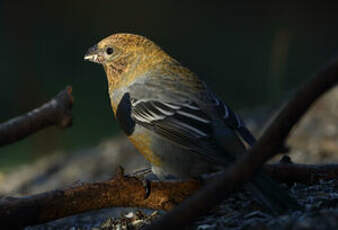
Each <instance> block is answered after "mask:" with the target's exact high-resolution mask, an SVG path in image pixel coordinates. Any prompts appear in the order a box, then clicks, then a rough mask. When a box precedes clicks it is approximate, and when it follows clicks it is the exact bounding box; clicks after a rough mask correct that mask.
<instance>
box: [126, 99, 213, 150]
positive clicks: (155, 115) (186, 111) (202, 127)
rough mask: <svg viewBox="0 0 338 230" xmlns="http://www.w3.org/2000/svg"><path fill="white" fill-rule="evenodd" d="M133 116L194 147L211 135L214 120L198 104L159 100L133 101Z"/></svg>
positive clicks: (171, 137) (144, 124)
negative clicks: (200, 140)
mask: <svg viewBox="0 0 338 230" xmlns="http://www.w3.org/2000/svg"><path fill="white" fill-rule="evenodd" d="M131 104H132V118H133V119H134V120H135V121H136V123H138V124H140V125H143V126H146V127H147V128H151V129H153V130H154V131H155V132H157V133H159V134H160V135H162V136H164V137H166V138H168V139H169V140H171V141H173V142H175V143H179V144H182V145H183V146H185V147H189V148H191V147H192V146H196V145H198V143H197V142H198V140H199V139H207V138H210V137H211V136H212V126H211V120H210V118H209V116H208V115H206V114H205V113H204V112H202V111H201V109H200V108H199V107H198V105H197V104H195V103H186V104H174V103H164V102H160V101H157V100H142V99H141V100H136V99H133V98H132V100H131Z"/></svg>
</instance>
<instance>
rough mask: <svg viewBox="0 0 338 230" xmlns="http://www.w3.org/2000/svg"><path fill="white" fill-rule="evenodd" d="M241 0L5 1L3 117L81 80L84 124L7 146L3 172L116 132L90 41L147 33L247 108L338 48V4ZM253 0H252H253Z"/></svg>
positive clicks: (0, 60) (0, 161) (0, 61)
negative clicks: (87, 57)
mask: <svg viewBox="0 0 338 230" xmlns="http://www.w3.org/2000/svg"><path fill="white" fill-rule="evenodd" d="M245 2H246V1H243V2H242V3H241V4H239V3H235V1H233V2H231V1H227V2H226V3H221V1H178V0H172V1H170V0H166V1H164V0H162V1H158V0H157V1H99V0H96V1H85V0H82V1H80V0H79V1H70V0H59V1H0V41H1V52H0V77H1V82H0V105H1V107H0V122H3V121H6V120H8V119H10V118H11V117H14V116H17V115H20V114H22V113H25V112H27V111H29V110H31V109H33V108H35V107H37V106H39V105H41V104H42V103H44V102H46V101H47V100H48V99H49V98H50V97H52V96H54V95H55V94H56V93H57V92H58V91H59V90H61V89H63V88H64V87H65V86H66V85H72V86H73V95H74V96H75V107H74V110H73V115H74V117H75V119H74V125H73V127H72V128H70V129H67V130H58V129H56V128H49V129H47V130H44V131H41V132H39V133H38V134H35V135H33V136H31V137H29V138H26V139H25V140H23V141H20V142H18V143H15V144H12V145H9V146H6V147H2V148H1V149H0V170H7V169H9V168H11V167H12V166H13V165H17V164H18V163H22V162H27V161H29V160H32V159H36V158H37V157H39V156H41V155H44V154H48V153H50V152H53V151H55V150H72V151H73V150H79V149H83V148H86V147H89V146H94V145H96V144H98V143H100V141H101V140H102V139H105V138H108V137H111V136H113V135H116V134H117V133H118V132H119V129H118V127H117V125H116V122H114V121H113V114H112V112H111V109H110V105H109V99H108V95H107V82H106V78H105V74H104V71H103V68H102V67H101V66H99V65H95V64H92V63H88V62H85V61H83V55H84V54H85V52H86V51H87V49H88V48H89V47H90V46H92V45H94V44H95V43H97V42H98V41H99V40H101V39H102V38H104V37H106V36H108V35H110V34H112V33H116V32H131V33H137V34H142V35H145V36H146V37H148V38H150V39H151V40H153V41H155V42H156V43H157V44H159V45H160V46H161V47H162V48H163V49H165V50H166V51H167V52H168V53H169V54H171V55H172V56H174V57H175V58H176V59H177V60H179V61H180V62H181V63H183V64H184V65H186V66H188V67H189V68H190V69H192V70H193V71H194V72H196V73H197V74H198V75H199V76H200V77H201V78H203V79H204V80H205V81H206V82H207V83H208V84H209V85H210V86H211V88H213V89H214V90H215V91H216V93H217V94H218V95H219V96H220V97H221V98H223V99H224V101H226V102H227V103H228V104H229V105H230V106H232V107H233V108H235V109H237V110H240V109H243V108H246V109H251V108H254V107H257V106H261V105H268V104H270V105H273V104H277V103H280V102H281V101H282V100H283V99H285V98H286V97H287V96H288V95H290V92H292V90H294V89H295V88H297V87H299V86H300V85H301V84H302V83H303V82H305V81H306V80H307V79H309V77H311V75H312V73H314V71H316V70H318V68H319V67H320V66H321V65H322V64H325V63H326V62H328V61H329V59H330V58H331V57H333V56H335V55H336V54H337V51H338V49H337V48H338V47H337V41H338V29H337V28H338V16H337V15H338V14H337V13H338V7H336V5H324V4H306V5H301V4H295V3H294V4H285V3H284V4H276V3H264V4H263V3H257V2H256V1H255V2H253V3H245ZM248 2H249V1H248Z"/></svg>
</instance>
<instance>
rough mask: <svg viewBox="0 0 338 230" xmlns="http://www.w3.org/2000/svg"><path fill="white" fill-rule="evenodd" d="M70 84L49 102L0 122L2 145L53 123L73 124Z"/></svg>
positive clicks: (58, 124)
mask: <svg viewBox="0 0 338 230" xmlns="http://www.w3.org/2000/svg"><path fill="white" fill-rule="evenodd" d="M71 93H72V88H71V87H70V86H68V87H66V89H64V90H62V91H60V92H59V93H58V95H56V96H55V97H54V98H52V99H51V100H50V101H49V102H47V103H45V104H43V105H42V106H40V107H39V108H36V109H34V110H32V111H30V112H28V113H26V114H24V115H21V116H18V117H15V118H12V119H10V120H9V121H7V122H4V123H1V124H0V147H1V146H4V145H7V144H11V143H14V142H16V141H18V140H21V139H23V138H25V137H27V136H29V135H30V134H32V133H35V132H37V131H39V130H41V129H43V128H46V127H48V126H51V125H56V126H58V127H61V128H66V127H69V126H70V125H71V124H72V115H71V108H72V105H73V101H74V99H73V97H72V95H71Z"/></svg>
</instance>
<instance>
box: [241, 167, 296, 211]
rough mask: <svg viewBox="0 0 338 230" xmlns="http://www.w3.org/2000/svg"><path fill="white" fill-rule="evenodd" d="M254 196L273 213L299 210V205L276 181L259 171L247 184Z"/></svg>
mask: <svg viewBox="0 0 338 230" xmlns="http://www.w3.org/2000/svg"><path fill="white" fill-rule="evenodd" d="M247 187H248V189H249V190H250V191H251V192H252V193H253V194H254V195H255V197H256V198H257V199H258V200H259V201H260V202H262V203H263V204H264V205H265V206H266V207H268V208H269V209H270V210H271V211H273V212H274V213H275V214H280V213H285V212H287V211H290V210H301V206H300V205H299V204H298V203H297V201H296V200H295V199H293V198H292V197H291V196H290V195H289V194H288V193H287V191H285V190H284V189H283V188H282V187H281V186H280V185H279V184H277V182H275V181H274V180H272V178H270V177H269V176H267V175H265V174H264V172H263V171H260V172H259V173H258V174H257V175H256V176H255V177H254V178H253V180H252V181H251V182H250V183H249V184H248V186H247Z"/></svg>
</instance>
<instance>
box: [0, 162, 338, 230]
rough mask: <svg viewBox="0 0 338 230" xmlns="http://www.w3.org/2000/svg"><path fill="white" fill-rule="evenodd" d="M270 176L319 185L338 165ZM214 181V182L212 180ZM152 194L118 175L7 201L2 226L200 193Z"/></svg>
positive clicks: (172, 190)
mask: <svg viewBox="0 0 338 230" xmlns="http://www.w3.org/2000/svg"><path fill="white" fill-rule="evenodd" d="M265 169H266V172H267V173H268V175H270V176H272V177H273V178H275V179H277V180H279V181H280V182H286V183H294V182H298V183H305V184H312V183H317V182H318V181H319V180H329V179H334V178H337V176H338V164H336V165H323V166H316V165H300V164H285V163H281V164H271V165H266V166H265ZM208 179H209V180H208V181H210V179H211V178H208ZM150 186H151V193H150V196H149V197H148V198H147V199H144V196H145V189H144V187H143V184H142V181H140V180H138V179H137V178H136V177H127V176H123V172H122V171H119V172H118V175H117V176H115V177H114V178H113V179H111V180H109V181H104V182H100V183H92V184H89V183H88V184H81V185H77V186H73V187H68V188H64V189H59V190H55V191H50V192H46V193H41V194H37V195H33V196H27V197H22V198H19V197H4V198H2V200H0V223H1V226H2V227H4V226H6V227H7V228H9V229H15V228H23V227H25V226H28V225H36V224H42V223H45V222H48V221H51V220H56V219H59V218H62V217H66V216H70V215H75V214H79V213H81V212H86V211H91V210H96V209H101V208H108V207H139V208H148V209H161V210H166V211H168V210H171V209H172V208H174V207H175V206H176V205H177V204H179V203H181V202H182V201H183V200H184V199H185V198H187V197H189V196H190V195H191V194H193V193H194V192H195V191H197V190H198V189H199V188H200V186H201V184H200V182H199V181H196V180H188V181H152V182H150Z"/></svg>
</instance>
